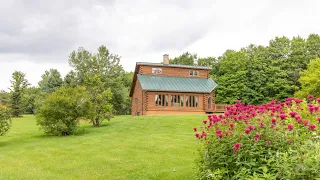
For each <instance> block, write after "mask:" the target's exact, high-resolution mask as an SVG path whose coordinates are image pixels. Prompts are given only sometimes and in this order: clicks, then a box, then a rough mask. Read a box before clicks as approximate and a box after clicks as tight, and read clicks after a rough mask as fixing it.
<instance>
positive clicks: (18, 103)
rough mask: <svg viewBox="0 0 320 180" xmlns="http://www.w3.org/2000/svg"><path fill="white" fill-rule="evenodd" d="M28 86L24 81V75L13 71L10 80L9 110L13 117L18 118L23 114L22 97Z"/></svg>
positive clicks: (26, 81)
mask: <svg viewBox="0 0 320 180" xmlns="http://www.w3.org/2000/svg"><path fill="white" fill-rule="evenodd" d="M28 86H29V83H28V80H27V79H25V74H24V73H22V72H20V71H15V72H14V73H13V74H12V80H11V88H10V90H11V104H10V109H11V113H12V116H13V117H18V116H20V115H21V114H22V113H23V112H24V106H23V103H22V97H23V95H24V92H25V89H26V88H27V87H28Z"/></svg>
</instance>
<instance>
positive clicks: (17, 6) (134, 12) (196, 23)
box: [0, 0, 320, 90]
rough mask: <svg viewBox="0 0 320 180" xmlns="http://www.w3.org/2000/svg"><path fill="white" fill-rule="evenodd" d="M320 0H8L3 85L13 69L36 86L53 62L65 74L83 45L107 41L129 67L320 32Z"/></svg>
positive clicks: (0, 4)
mask: <svg viewBox="0 0 320 180" xmlns="http://www.w3.org/2000/svg"><path fill="white" fill-rule="evenodd" d="M319 8H320V1H318V0H259V1H257V0H241V1H239V0H233V1H230V0H122V1H121V0H119V1H118V0H90V1H89V0H68V1H66V0H55V1H49V0H28V1H23V0H8V1H0V89H3V90H8V87H9V86H10V79H11V75H12V73H13V72H14V71H15V70H17V71H22V72H24V73H26V78H27V79H28V81H29V82H30V83H31V84H32V85H34V86H36V85H37V82H38V81H39V80H40V79H41V75H42V74H43V73H44V72H45V71H46V70H49V69H50V68H55V69H58V71H59V72H60V73H61V74H62V76H64V75H66V74H67V73H68V71H70V70H71V67H70V66H69V64H68V57H69V55H70V53H71V52H72V51H73V50H77V49H78V48H79V47H84V48H85V49H87V50H89V51H91V52H96V51H97V48H98V47H99V46H100V45H105V46H107V48H108V49H109V51H110V52H111V53H112V54H118V55H119V56H121V64H122V66H123V67H124V69H125V70H126V71H133V70H134V67H135V63H136V62H139V61H140V62H141V61H142V62H161V61H162V57H163V54H169V56H170V57H171V58H173V57H175V56H179V55H180V54H182V53H183V52H186V51H189V52H193V53H197V54H198V57H207V56H215V57H218V56H220V55H222V54H223V53H224V52H225V50H227V49H235V50H239V49H240V48H242V47H246V46H248V45H249V44H251V43H253V44H259V45H267V44H268V42H269V40H270V39H272V38H274V37H276V36H287V37H290V38H292V37H293V36H298V35H299V36H302V37H304V38H306V37H307V36H308V35H309V34H311V33H319V32H320V23H319V19H320V11H319Z"/></svg>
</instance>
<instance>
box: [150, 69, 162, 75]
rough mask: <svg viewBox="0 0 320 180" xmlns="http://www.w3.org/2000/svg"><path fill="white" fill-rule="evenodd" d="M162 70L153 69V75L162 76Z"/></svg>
mask: <svg viewBox="0 0 320 180" xmlns="http://www.w3.org/2000/svg"><path fill="white" fill-rule="evenodd" d="M161 73H162V68H152V74H161Z"/></svg>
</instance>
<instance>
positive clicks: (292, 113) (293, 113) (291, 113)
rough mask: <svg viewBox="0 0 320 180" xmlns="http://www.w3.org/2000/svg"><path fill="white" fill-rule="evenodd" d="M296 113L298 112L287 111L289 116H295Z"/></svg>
mask: <svg viewBox="0 0 320 180" xmlns="http://www.w3.org/2000/svg"><path fill="white" fill-rule="evenodd" d="M297 114H298V113H297V112H295V111H291V112H290V113H289V115H290V116H291V117H295V116H296V115H297Z"/></svg>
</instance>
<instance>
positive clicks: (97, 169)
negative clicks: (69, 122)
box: [0, 115, 205, 180]
mask: <svg viewBox="0 0 320 180" xmlns="http://www.w3.org/2000/svg"><path fill="white" fill-rule="evenodd" d="M204 117H205V115H177V116H144V117H142V116H140V117H132V116H116V117H115V118H113V119H112V120H111V121H109V122H104V123H103V126H102V127H99V128H94V127H92V126H91V124H88V123H82V124H81V127H82V128H84V132H83V133H81V134H79V135H72V136H68V137H56V136H49V135H45V134H44V133H43V132H42V131H39V127H38V126H37V125H36V120H35V117H34V116H32V115H25V116H24V117H23V118H15V119H13V122H12V128H11V129H10V131H9V133H8V134H7V135H5V136H0V179H23V180H25V179H192V178H193V174H194V168H195V158H196V156H197V140H196V139H195V138H194V132H193V130H192V128H193V127H196V126H199V125H200V124H201V120H202V119H203V118H204Z"/></svg>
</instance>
